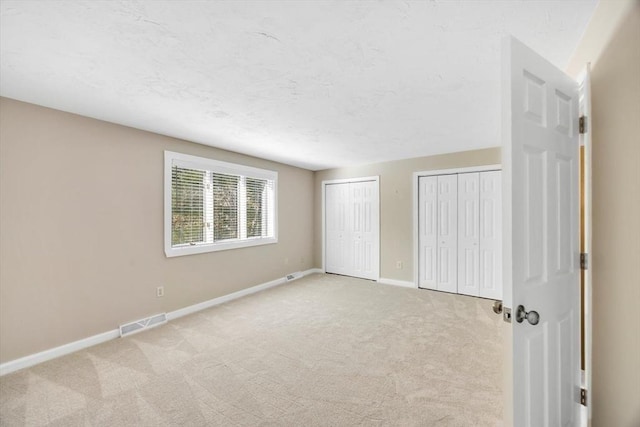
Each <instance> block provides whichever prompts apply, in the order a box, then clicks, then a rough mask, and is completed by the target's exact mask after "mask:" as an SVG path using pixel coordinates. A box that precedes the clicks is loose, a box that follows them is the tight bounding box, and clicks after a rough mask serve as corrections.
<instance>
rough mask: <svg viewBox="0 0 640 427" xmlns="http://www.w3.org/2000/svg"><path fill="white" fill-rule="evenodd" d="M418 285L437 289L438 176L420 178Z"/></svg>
mask: <svg viewBox="0 0 640 427" xmlns="http://www.w3.org/2000/svg"><path fill="white" fill-rule="evenodd" d="M418 204H419V206H418V221H419V225H418V233H419V236H418V258H419V260H418V273H419V280H418V286H419V287H421V288H426V289H437V275H438V234H437V233H438V210H437V209H438V177H437V176H421V177H419V178H418Z"/></svg>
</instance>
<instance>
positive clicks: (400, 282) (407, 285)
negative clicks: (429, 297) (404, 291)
mask: <svg viewBox="0 0 640 427" xmlns="http://www.w3.org/2000/svg"><path fill="white" fill-rule="evenodd" d="M378 283H381V284H383V285H392V286H402V287H403V288H412V289H417V288H418V287H417V286H416V284H415V283H413V282H409V281H406V280H396V279H386V278H384V277H381V278H379V279H378Z"/></svg>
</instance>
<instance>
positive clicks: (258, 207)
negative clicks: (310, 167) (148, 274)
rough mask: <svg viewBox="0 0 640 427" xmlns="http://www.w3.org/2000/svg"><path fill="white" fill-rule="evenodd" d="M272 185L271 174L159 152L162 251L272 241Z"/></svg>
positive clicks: (172, 253) (274, 233)
mask: <svg viewBox="0 0 640 427" xmlns="http://www.w3.org/2000/svg"><path fill="white" fill-rule="evenodd" d="M277 183H278V173H277V172H273V171H268V170H264V169H257V168H252V167H248V166H242V165H236V164H233V163H225V162H219V161H216V160H211V159H206V158H203V157H195V156H189V155H186V154H180V153H174V152H171V151H165V253H166V254H167V256H168V257H173V256H179V255H188V254H194V253H202V252H211V251H219V250H224V249H234V248H241V247H246V246H255V245H264V244H268V243H276V242H277V241H278V238H277V230H276V228H277V227H276V224H277V218H276V194H277Z"/></svg>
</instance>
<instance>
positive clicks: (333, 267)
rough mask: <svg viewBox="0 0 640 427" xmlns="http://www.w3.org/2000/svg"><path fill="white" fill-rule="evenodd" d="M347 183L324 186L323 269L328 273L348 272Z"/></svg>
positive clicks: (349, 235) (349, 234)
mask: <svg viewBox="0 0 640 427" xmlns="http://www.w3.org/2000/svg"><path fill="white" fill-rule="evenodd" d="M348 204H349V186H348V184H328V185H327V186H326V187H325V222H326V226H325V235H326V239H325V242H326V258H325V269H326V271H327V272H328V273H337V274H348V273H349V271H350V270H349V269H350V266H349V264H348V260H349V253H350V251H351V249H350V246H351V245H350V240H351V233H350V232H349V231H348V230H347V226H348V224H349V217H348V215H349V209H348Z"/></svg>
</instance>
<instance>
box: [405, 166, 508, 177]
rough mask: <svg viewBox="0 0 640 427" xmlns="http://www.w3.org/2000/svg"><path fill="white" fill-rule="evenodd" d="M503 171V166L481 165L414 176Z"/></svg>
mask: <svg viewBox="0 0 640 427" xmlns="http://www.w3.org/2000/svg"><path fill="white" fill-rule="evenodd" d="M499 170H502V165H500V164H495V165H480V166H470V167H467V168H453V169H434V170H428V171H420V172H414V173H413V176H414V177H415V176H432V175H452V174H454V173H471V172H487V171H499Z"/></svg>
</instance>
